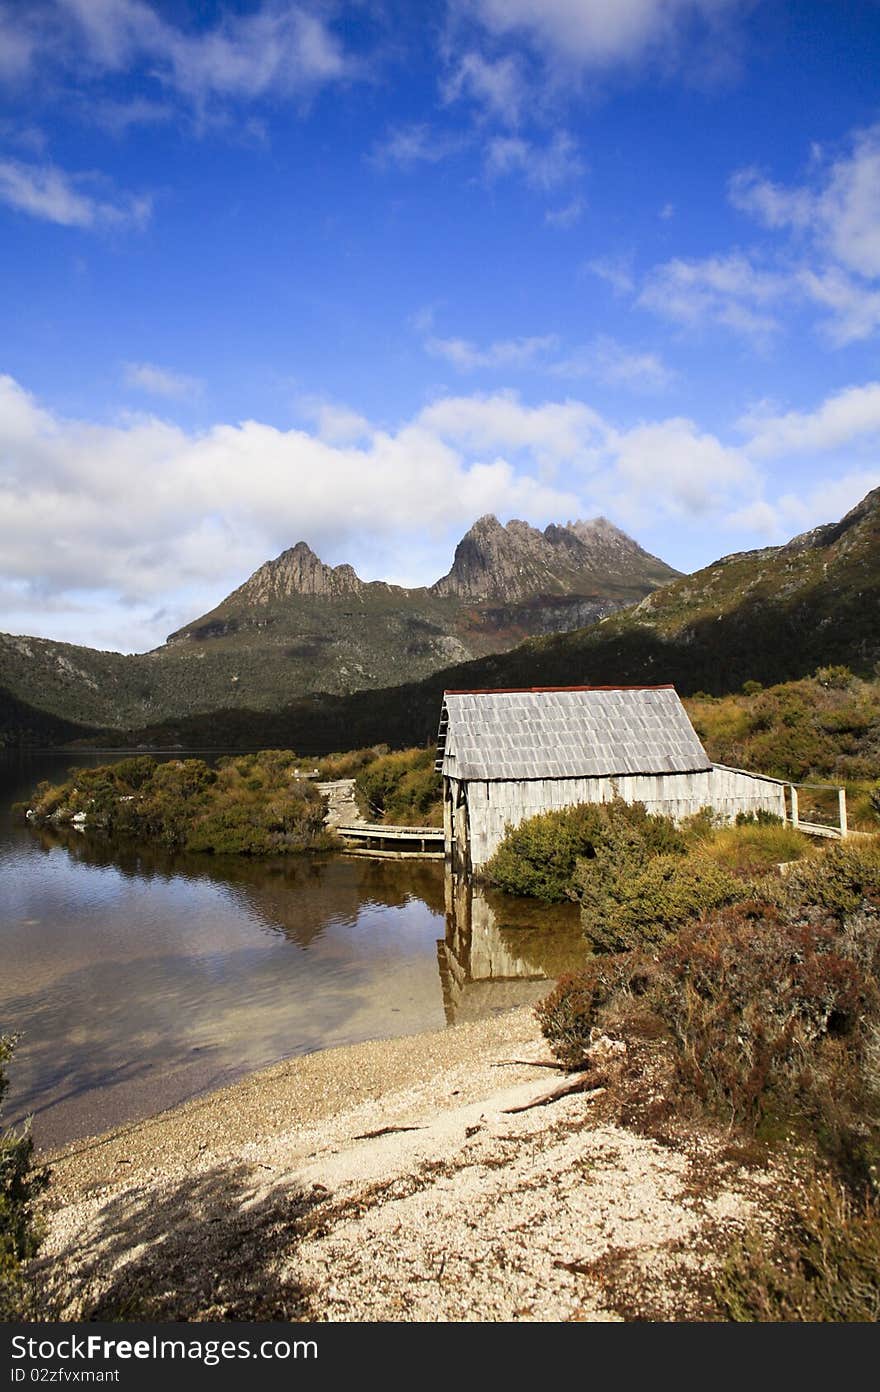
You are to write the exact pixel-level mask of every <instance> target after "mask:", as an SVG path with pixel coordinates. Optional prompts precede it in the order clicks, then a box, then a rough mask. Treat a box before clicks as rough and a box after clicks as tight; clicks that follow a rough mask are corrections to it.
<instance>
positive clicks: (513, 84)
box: [441, 52, 527, 126]
mask: <svg viewBox="0 0 880 1392" xmlns="http://www.w3.org/2000/svg"><path fill="white" fill-rule="evenodd" d="M441 94H442V97H443V100H444V101H445V102H447V103H450V102H455V101H459V100H462V99H464V100H468V101H471V102H475V103H476V104H477V105H478V106H479V107H480V108H481V109H482V111H483V112H484V113H485V114H486V115H488V116H494V117H495V118H496V119H498V120H500V121H503V122H505V123H506V124H507V125H510V126H516V125H518V124H519V121H520V117H521V112H522V105H523V102H524V100H525V99H526V95H527V89H526V85H525V82H524V79H523V75H522V71H521V66H520V63H519V60H518V58H517V57H515V56H514V55H513V54H508V56H507V57H505V58H499V59H498V60H497V61H494V62H493V61H491V60H489V59H487V58H484V57H483V56H482V55H481V54H479V53H475V52H470V53H465V54H464V55H463V57H462V58H460V59H459V61H458V63H457V65H456V67H455V69H454V71H453V72H452V73H451V75H450V76H449V77H448V78H447V79H446V80H445V82H443V84H442V86H441Z"/></svg>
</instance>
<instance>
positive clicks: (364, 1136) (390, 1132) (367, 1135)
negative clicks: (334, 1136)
mask: <svg viewBox="0 0 880 1392" xmlns="http://www.w3.org/2000/svg"><path fill="white" fill-rule="evenodd" d="M424 1130H425V1127H424V1126H380V1127H379V1130H378V1131H362V1132H361V1134H360V1135H359V1136H354V1137H353V1140H355V1141H374V1140H375V1139H376V1137H377V1136H395V1135H397V1133H398V1131H424Z"/></svg>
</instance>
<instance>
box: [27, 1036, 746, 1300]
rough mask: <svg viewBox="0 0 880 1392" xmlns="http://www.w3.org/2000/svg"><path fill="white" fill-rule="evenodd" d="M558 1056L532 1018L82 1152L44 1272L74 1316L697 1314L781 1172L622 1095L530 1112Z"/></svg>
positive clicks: (289, 1080)
mask: <svg viewBox="0 0 880 1392" xmlns="http://www.w3.org/2000/svg"><path fill="white" fill-rule="evenodd" d="M547 1057H548V1055H547V1050H546V1045H545V1044H544V1041H543V1040H542V1039H541V1038H540V1035H539V1033H538V1029H537V1025H536V1022H535V1019H534V1015H533V1013H532V1011H531V1010H528V1009H521V1010H517V1011H513V1012H510V1013H509V1014H505V1015H501V1016H498V1017H495V1018H493V1019H490V1020H484V1021H481V1022H479V1023H476V1024H467V1025H461V1026H457V1027H455V1028H453V1029H446V1030H441V1031H437V1032H432V1033H428V1034H421V1035H415V1036H408V1037H402V1038H397V1039H391V1040H382V1041H376V1042H370V1043H364V1044H355V1045H349V1046H346V1047H344V1048H338V1049H331V1050H326V1051H323V1052H319V1053H315V1054H309V1055H305V1056H300V1057H297V1058H294V1059H291V1060H288V1061H286V1062H284V1063H281V1064H276V1065H274V1066H273V1067H271V1068H268V1069H265V1070H263V1071H261V1072H259V1073H257V1074H253V1075H250V1076H248V1077H247V1078H244V1079H242V1080H241V1081H239V1082H237V1083H234V1084H232V1085H231V1086H229V1087H225V1088H223V1089H221V1090H220V1091H218V1092H214V1093H211V1094H208V1095H207V1096H202V1097H199V1098H197V1099H194V1100H193V1101H192V1102H189V1103H186V1104H184V1105H183V1106H181V1107H177V1108H175V1109H173V1110H171V1111H168V1112H164V1113H162V1114H160V1115H158V1116H156V1117H152V1118H150V1119H149V1120H147V1121H143V1122H139V1123H136V1124H134V1125H132V1126H128V1127H125V1128H123V1129H120V1130H117V1131H115V1132H111V1133H108V1134H107V1135H105V1136H101V1137H96V1138H93V1139H89V1140H87V1141H83V1142H77V1143H75V1144H73V1145H71V1146H68V1147H67V1148H65V1149H64V1150H62V1151H60V1152H59V1153H57V1154H56V1155H54V1156H52V1157H51V1164H52V1171H53V1178H52V1185H51V1190H50V1194H49V1202H48V1210H49V1234H48V1238H47V1242H46V1246H45V1249H44V1252H45V1254H44V1256H43V1257H42V1258H41V1263H40V1269H41V1270H42V1271H44V1272H46V1273H47V1274H49V1275H50V1277H51V1278H52V1279H53V1280H54V1281H55V1282H57V1281H58V1280H59V1276H62V1275H63V1276H64V1278H65V1286H66V1291H67V1294H66V1295H65V1297H64V1303H63V1304H62V1306H61V1307H59V1315H64V1316H67V1317H70V1316H72V1315H74V1316H75V1315H79V1314H82V1313H84V1312H85V1313H86V1314H91V1315H93V1316H94V1317H106V1316H107V1315H108V1314H110V1315H113V1314H117V1315H118V1314H119V1313H120V1312H121V1313H122V1317H123V1318H138V1317H141V1316H144V1317H149V1316H153V1317H156V1318H160V1319H162V1318H174V1317H175V1316H176V1317H183V1318H190V1319H199V1318H201V1319H205V1318H208V1319H223V1318H259V1319H273V1318H275V1319H308V1320H316V1319H317V1320H327V1319H329V1320H438V1319H439V1320H480V1321H486V1320H513V1319H527V1320H559V1319H588V1320H608V1319H617V1318H620V1317H621V1315H622V1314H623V1315H627V1314H631V1313H632V1312H633V1310H635V1312H636V1314H637V1315H638V1316H639V1317H643V1318H644V1317H647V1318H693V1317H694V1311H695V1309H697V1308H698V1305H696V1306H695V1304H694V1302H695V1301H697V1302H699V1299H700V1296H699V1291H700V1289H701V1288H702V1287H705V1284H706V1281H707V1279H708V1278H709V1276H710V1274H711V1271H712V1270H713V1267H714V1265H715V1264H717V1261H718V1254H719V1252H720V1251H721V1250H722V1248H723V1246H724V1244H725V1240H726V1237H727V1236H728V1235H729V1233H730V1232H731V1231H733V1230H735V1229H736V1228H740V1227H742V1225H743V1224H744V1223H745V1222H747V1221H749V1220H750V1219H751V1218H752V1217H753V1216H754V1214H755V1212H756V1211H757V1210H756V1203H757V1204H758V1206H760V1199H761V1194H760V1190H761V1187H762V1184H764V1183H766V1179H761V1178H757V1179H756V1177H755V1176H754V1175H746V1174H743V1173H740V1172H739V1171H735V1170H734V1169H733V1168H732V1167H731V1166H730V1165H725V1164H717V1165H716V1164H715V1163H714V1161H713V1159H712V1156H711V1155H710V1153H709V1152H710V1150H711V1147H708V1148H707V1147H706V1146H705V1145H703V1146H701V1147H697V1149H696V1150H694V1149H693V1147H692V1148H691V1150H690V1152H688V1150H687V1148H676V1147H675V1146H671V1145H669V1144H668V1143H666V1144H660V1143H659V1142H658V1141H657V1140H654V1139H651V1138H649V1137H647V1136H644V1135H638V1134H636V1133H635V1132H633V1131H630V1130H627V1129H625V1128H624V1127H622V1126H621V1125H620V1124H619V1121H618V1120H617V1119H616V1118H615V1117H614V1115H613V1114H612V1112H611V1111H610V1110H609V1109H608V1107H607V1105H606V1104H607V1102H608V1096H607V1095H606V1093H607V1090H603V1089H599V1090H598V1091H597V1092H595V1093H588V1092H579V1093H575V1094H573V1095H571V1096H568V1097H565V1098H564V1099H561V1100H557V1101H554V1102H553V1103H552V1104H550V1105H546V1106H539V1107H530V1106H529V1104H530V1103H533V1102H535V1101H536V1100H538V1099H540V1098H542V1097H544V1096H546V1095H547V1094H548V1093H549V1092H551V1091H553V1090H554V1089H556V1088H557V1087H558V1086H559V1085H560V1082H562V1081H564V1080H563V1079H560V1076H559V1074H558V1073H556V1072H554V1071H551V1070H548V1069H546V1068H544V1067H541V1066H539V1064H540V1061H541V1060H546V1059H547ZM521 1108H526V1110H520V1109H521ZM707 1176H709V1178H707ZM640 1301H641V1304H640V1303H639V1302H640ZM59 1315H56V1317H59Z"/></svg>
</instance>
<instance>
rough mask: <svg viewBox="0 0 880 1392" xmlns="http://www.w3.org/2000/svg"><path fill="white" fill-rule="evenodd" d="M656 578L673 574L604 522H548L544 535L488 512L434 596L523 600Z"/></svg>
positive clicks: (457, 553)
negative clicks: (611, 581)
mask: <svg viewBox="0 0 880 1392" xmlns="http://www.w3.org/2000/svg"><path fill="white" fill-rule="evenodd" d="M644 569H648V570H650V571H651V572H652V573H656V580H655V583H657V582H658V581H662V580H667V579H671V578H672V577H673V576H674V575H676V574H677V572H676V571H674V570H672V569H671V567H669V566H667V565H665V564H664V563H663V562H662V561H659V560H657V558H656V557H654V556H650V555H649V554H648V553H647V552H646V551H643V550H642V548H641V547H640V546H639V545H638V543H637V542H635V541H633V539H632V537H629V536H627V534H626V532H622V531H621V530H620V528H619V527H615V526H614V525H613V523H611V522H609V521H608V520H607V518H604V517H596V518H593V519H592V520H591V521H581V520H578V521H576V522H567V523H566V524H565V525H564V526H563V525H561V524H560V523H556V522H552V523H551V524H550V525H549V526H548V527H546V528H545V529H544V531H543V532H540V531H538V529H537V528H536V527H532V526H530V525H529V523H528V522H523V521H521V520H520V519H519V518H514V519H512V520H511V521H510V522H508V523H507V525H506V526H503V525H502V524H501V523H500V522H499V521H498V518H497V517H495V516H493V515H492V514H491V513H490V514H487V515H486V516H485V517H481V518H479V520H478V521H477V522H475V523H474V525H473V526H472V527H471V528H470V530H469V531H468V532H467V533H466V534H465V535H464V536H463V537H462V539H461V541H460V542H459V543H458V546H457V547H456V548H455V558H454V560H453V562H452V567H451V569H450V571H449V573H448V574H447V575H444V576H443V578H442V579H441V580H438V581H437V583H436V584H435V585H432V586H431V593H432V594H436V595H456V596H458V597H460V598H465V599H471V600H483V599H503V600H506V601H508V602H509V601H512V600H522V599H525V598H527V597H528V596H530V595H536V594H544V595H553V594H574V593H581V592H584V591H586V592H589V590H590V586H591V580H592V578H593V577H594V576H595V577H599V576H601V577H602V578H603V579H605V580H607V578H608V576H609V575H614V576H620V577H621V578H629V577H630V576H631V575H632V573H633V572H634V571H636V570H638V571H641V570H644Z"/></svg>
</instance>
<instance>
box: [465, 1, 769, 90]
mask: <svg viewBox="0 0 880 1392" xmlns="http://www.w3.org/2000/svg"><path fill="white" fill-rule="evenodd" d="M460 8H461V9H463V10H464V11H465V12H466V13H468V14H470V15H471V16H472V17H473V18H475V19H477V20H478V21H479V22H480V23H481V24H482V25H483V26H484V28H485V29H487V30H488V31H489V32H490V33H491V34H492V35H493V36H495V37H496V38H507V37H510V38H513V39H516V38H518V39H520V40H523V39H525V40H527V41H530V42H531V44H533V45H534V46H535V47H536V48H537V49H538V50H539V51H540V52H541V53H543V54H544V56H545V57H546V58H547V60H548V61H549V62H552V64H553V65H554V67H555V69H556V72H557V76H558V74H559V70H560V69H561V71H562V73H565V72H569V73H577V72H580V71H583V70H587V69H589V70H601V69H608V68H613V67H616V66H621V65H627V66H629V65H632V64H634V63H637V62H641V61H644V60H645V59H647V58H651V57H662V58H663V60H664V62H665V63H666V64H667V65H668V64H669V63H670V62H675V61H682V60H683V59H684V57H685V55H686V53H687V43H686V41H687V40H688V39H691V40H694V39H696V40H697V41H699V40H700V39H701V38H703V39H705V38H707V37H709V38H715V39H716V40H717V30H718V27H719V25H720V24H721V23H722V21H723V20H725V19H726V18H729V17H732V16H735V14H736V13H737V11H746V10H747V9H748V8H749V0H613V3H609V0H543V2H542V3H541V4H535V0H460Z"/></svg>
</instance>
